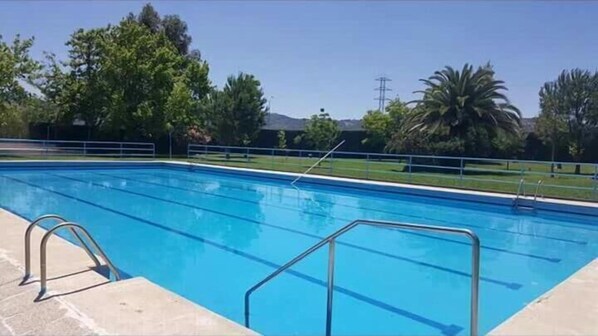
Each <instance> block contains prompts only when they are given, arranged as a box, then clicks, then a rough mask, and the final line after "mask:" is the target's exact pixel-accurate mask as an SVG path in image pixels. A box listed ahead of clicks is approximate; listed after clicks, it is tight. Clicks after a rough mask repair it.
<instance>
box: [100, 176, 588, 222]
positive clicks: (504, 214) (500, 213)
mask: <svg viewBox="0 0 598 336" xmlns="http://www.w3.org/2000/svg"><path fill="white" fill-rule="evenodd" d="M161 169H162V170H164V169H166V170H168V169H167V168H161ZM105 170H106V169H104V171H105ZM128 171H130V169H129V170H128ZM176 171H177V172H179V173H182V174H185V176H188V175H189V174H192V175H195V174H212V172H204V171H200V170H194V171H187V170H182V169H177V170H176ZM166 174H170V172H168V173H152V174H149V173H139V175H145V176H158V177H167V178H175V179H178V180H186V181H190V182H195V183H201V182H202V181H198V180H191V179H185V178H180V177H179V176H178V175H177V176H174V175H172V176H171V175H166ZM213 174H217V175H218V176H220V177H222V176H224V178H229V179H230V177H229V176H227V175H230V174H227V173H220V172H215V173H213ZM263 179H266V180H268V178H263ZM278 182H280V181H278ZM266 183H269V185H271V184H274V187H276V188H281V189H282V190H293V189H291V188H289V187H288V186H287V187H286V188H285V186H284V185H276V183H274V182H271V181H266ZM223 184H224V185H225V188H229V189H238V190H243V191H248V190H253V191H255V190H256V189H254V188H251V189H243V188H239V187H235V186H231V185H230V184H231V182H230V181H226V182H225V183H223ZM323 186H324V187H326V185H323ZM330 187H332V188H342V189H351V188H350V187H342V186H341V187H338V186H330ZM308 188H309V189H308V190H304V191H309V190H311V192H317V191H313V189H314V188H315V187H314V186H313V185H310V184H308ZM315 189H317V188H315ZM357 191H358V192H360V193H364V190H363V189H357ZM376 192H377V193H386V194H390V192H384V191H376ZM335 193H337V194H340V195H341V196H342V197H352V198H357V197H358V196H356V195H346V194H342V192H340V191H335ZM406 196H407V197H412V198H413V197H415V198H417V197H418V196H417V195H406ZM376 197H378V198H380V197H381V196H376ZM424 197H425V196H424ZM444 199H446V200H447V201H451V200H450V198H444ZM397 200H399V201H404V202H410V203H415V201H409V200H407V201H405V200H402V199H401V198H397ZM452 201H455V200H452ZM320 202H321V203H329V204H335V205H338V206H344V207H349V208H354V207H353V206H351V205H348V204H342V203H332V202H327V201H320ZM455 202H457V201H455ZM361 209H366V210H371V211H378V212H387V213H393V214H397V213H394V212H390V211H384V210H378V209H372V208H366V207H364V208H361ZM470 210H475V209H470ZM549 211H550V210H549ZM492 213H493V214H494V215H496V216H497V217H499V218H501V219H505V220H512V219H513V218H512V217H511V216H512V215H511V216H509V214H506V213H502V212H492ZM414 217H415V216H414ZM417 217H419V218H424V219H433V218H430V217H425V216H417ZM586 217H587V216H586ZM433 220H437V221H441V222H444V223H449V224H458V223H453V222H450V221H445V220H440V219H433ZM530 220H531V222H532V223H534V224H539V225H553V226H560V227H563V228H566V229H568V230H582V231H589V232H592V233H594V234H595V233H598V230H596V229H594V228H590V227H588V226H592V225H594V224H587V223H579V221H576V222H574V223H571V224H575V226H571V225H567V224H563V223H559V222H556V223H550V224H548V223H545V222H541V221H537V220H535V219H534V218H533V217H531V218H530ZM547 220H550V221H553V222H554V221H555V220H552V219H547ZM501 225H503V224H502V223H501ZM578 225H580V226H578ZM594 226H595V225H594Z"/></svg>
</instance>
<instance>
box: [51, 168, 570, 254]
mask: <svg viewBox="0 0 598 336" xmlns="http://www.w3.org/2000/svg"><path fill="white" fill-rule="evenodd" d="M54 176H56V177H61V178H65V179H73V178H71V177H66V176H62V175H54ZM121 179H123V180H125V179H126V178H121ZM73 181H77V182H80V183H90V181H84V180H77V179H73ZM91 183H94V182H91ZM139 183H142V182H139ZM95 184H96V185H97V186H99V187H103V188H111V189H115V190H120V191H122V192H126V193H130V194H134V195H138V196H142V197H148V198H153V199H156V200H159V201H163V202H169V203H173V204H178V205H183V206H188V207H192V208H194V209H197V210H204V211H208V212H213V213H217V214H220V215H224V216H229V217H234V218H238V219H239V218H240V219H243V220H245V221H251V222H254V223H256V224H263V225H265V226H272V227H276V228H279V229H286V228H282V227H279V226H276V225H273V224H266V223H263V222H258V221H255V220H251V219H247V218H244V217H240V216H235V215H230V214H227V213H223V212H219V211H217V210H211V209H207V208H201V207H198V206H195V205H190V204H185V203H180V202H178V201H174V200H168V199H162V198H159V197H156V196H152V195H148V194H144V193H139V192H136V191H131V190H125V189H119V188H116V187H112V186H105V185H101V184H98V183H95ZM222 197H230V196H222ZM240 201H246V202H252V201H249V200H240ZM279 207H280V206H279ZM289 210H295V209H294V208H292V209H289ZM303 213H306V214H310V215H313V216H320V217H324V218H333V219H335V220H339V221H344V222H351V221H353V219H348V218H342V217H333V216H330V217H329V216H326V215H324V214H318V213H315V212H307V211H303ZM387 230H391V231H399V232H401V233H404V234H407V235H412V236H418V237H424V238H427V239H433V240H439V241H445V242H450V243H454V244H459V245H464V246H471V244H469V243H466V242H462V241H458V240H454V239H449V238H442V237H436V236H433V235H429V234H423V233H417V232H411V231H406V230H394V229H387ZM480 247H481V248H482V249H487V250H491V251H497V252H502V253H507V254H513V255H518V256H523V257H529V258H535V259H540V260H545V261H549V262H553V263H558V262H560V261H561V259H560V258H553V257H545V256H540V255H535V254H528V253H523V252H517V251H511V250H507V249H502V248H498V247H491V246H486V245H482V246H480Z"/></svg>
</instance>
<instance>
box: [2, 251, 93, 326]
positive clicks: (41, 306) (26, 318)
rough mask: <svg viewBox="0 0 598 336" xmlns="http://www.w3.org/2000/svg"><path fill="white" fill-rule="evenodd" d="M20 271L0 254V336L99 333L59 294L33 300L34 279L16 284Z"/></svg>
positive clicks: (35, 285)
mask: <svg viewBox="0 0 598 336" xmlns="http://www.w3.org/2000/svg"><path fill="white" fill-rule="evenodd" d="M22 279H23V270H22V269H21V268H20V267H18V266H16V265H14V262H11V261H10V260H9V259H8V258H7V257H6V256H2V255H0V335H92V334H98V333H102V331H101V330H94V328H93V326H91V325H86V323H85V321H86V320H89V319H88V318H87V317H86V316H84V315H82V314H81V313H79V312H77V311H76V310H75V309H73V307H71V306H70V305H69V304H68V303H66V302H64V300H62V299H61V298H60V297H51V298H49V299H46V300H43V301H40V302H36V301H35V299H36V297H37V295H38V291H39V283H38V282H37V281H33V282H29V283H28V284H25V285H20V283H21V281H22Z"/></svg>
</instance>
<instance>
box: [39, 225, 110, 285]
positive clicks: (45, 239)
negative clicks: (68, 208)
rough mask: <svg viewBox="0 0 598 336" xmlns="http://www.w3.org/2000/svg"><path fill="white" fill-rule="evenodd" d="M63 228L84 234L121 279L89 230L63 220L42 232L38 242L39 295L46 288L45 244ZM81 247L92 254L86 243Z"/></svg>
mask: <svg viewBox="0 0 598 336" xmlns="http://www.w3.org/2000/svg"><path fill="white" fill-rule="evenodd" d="M63 228H68V229H70V230H77V231H80V232H81V233H82V234H83V235H84V236H85V238H86V239H87V240H88V241H89V242H90V243H91V245H92V246H93V247H94V248H95V250H96V251H97V253H98V254H99V255H100V256H101V257H102V259H104V262H105V263H106V265H107V266H108V268H109V269H110V272H112V274H114V277H115V278H116V280H117V281H118V280H120V279H121V277H120V274H119V273H118V271H117V269H116V267H114V264H112V261H110V259H109V258H108V256H107V255H106V253H104V251H103V250H102V248H101V247H100V246H99V245H98V243H97V242H96V241H95V240H94V239H93V238H92V237H91V235H90V234H89V232H87V230H85V228H84V227H83V226H81V225H79V224H77V223H73V222H64V223H60V224H58V225H56V226H55V227H53V228H51V229H50V230H48V232H46V234H44V236H43V237H42V242H41V244H40V276H41V281H40V284H41V287H40V295H43V294H45V292H46V290H47V267H46V245H47V244H48V239H50V237H51V236H52V235H53V234H54V232H56V231H58V230H60V229H63ZM83 249H85V250H87V252H88V254H90V253H91V254H93V253H92V252H91V250H90V249H89V248H88V247H87V245H83Z"/></svg>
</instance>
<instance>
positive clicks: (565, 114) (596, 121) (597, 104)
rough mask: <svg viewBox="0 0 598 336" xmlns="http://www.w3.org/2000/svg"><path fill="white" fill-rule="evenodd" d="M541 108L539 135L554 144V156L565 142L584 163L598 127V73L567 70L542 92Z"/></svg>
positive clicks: (545, 86) (578, 159)
mask: <svg viewBox="0 0 598 336" xmlns="http://www.w3.org/2000/svg"><path fill="white" fill-rule="evenodd" d="M540 108H541V112H540V117H539V123H538V127H539V128H538V130H539V134H540V136H541V137H542V139H543V140H544V141H546V142H550V143H552V144H553V146H552V147H553V153H554V146H555V145H557V144H558V143H559V142H560V141H565V142H566V143H567V145H568V146H569V153H570V154H571V156H572V157H573V159H574V160H576V161H580V160H582V158H583V155H584V152H585V150H586V149H587V147H588V144H589V142H590V139H591V136H592V135H593V134H592V133H593V131H594V130H595V129H596V126H598V72H596V73H591V72H590V71H586V70H581V69H573V70H570V71H568V70H563V72H562V73H561V74H560V75H559V77H558V78H557V79H556V80H555V81H552V82H548V83H545V84H544V86H543V87H542V88H541V90H540ZM565 130H566V132H565ZM576 172H578V173H579V166H577V167H576Z"/></svg>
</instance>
